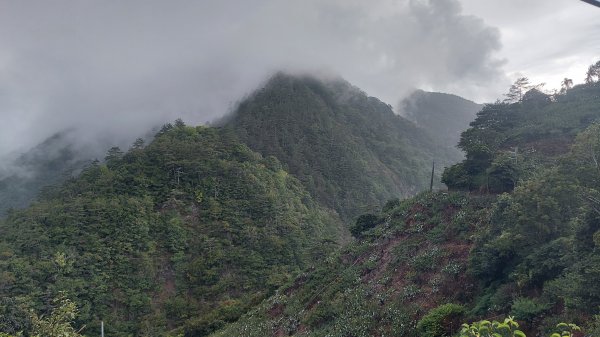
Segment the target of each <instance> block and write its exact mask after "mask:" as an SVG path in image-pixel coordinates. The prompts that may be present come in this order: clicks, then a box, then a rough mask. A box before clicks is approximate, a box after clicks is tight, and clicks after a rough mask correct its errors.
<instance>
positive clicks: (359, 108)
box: [224, 73, 460, 222]
mask: <svg viewBox="0 0 600 337" xmlns="http://www.w3.org/2000/svg"><path fill="white" fill-rule="evenodd" d="M224 126H225V127H226V128H228V129H231V130H232V133H234V134H235V135H236V136H238V137H239V138H240V139H241V140H242V141H243V142H244V143H245V144H248V146H249V147H250V148H252V149H253V150H255V151H257V152H259V153H261V154H262V155H263V156H265V157H267V156H274V157H277V158H278V159H279V160H280V161H281V163H282V164H283V165H284V166H285V167H286V168H287V169H288V170H289V172H290V173H291V174H293V175H295V176H296V177H298V179H299V180H300V181H301V182H302V183H303V184H304V186H306V188H307V190H308V191H309V192H310V193H311V194H312V195H313V196H314V197H315V198H316V199H317V200H318V201H319V202H321V203H322V204H323V205H326V206H327V207H329V208H331V209H334V210H336V211H337V212H338V213H339V214H340V215H341V217H342V219H344V220H346V221H347V222H350V221H352V220H354V219H355V218H356V217H357V216H358V215H360V214H362V213H365V212H368V211H369V210H371V209H374V208H379V207H381V206H382V205H383V204H384V203H385V202H386V201H387V200H389V199H391V198H394V197H398V196H408V195H413V194H414V193H416V192H418V191H420V190H424V189H426V188H429V174H430V172H431V162H432V160H435V161H436V163H437V164H440V165H442V166H444V165H448V164H450V163H454V162H456V161H458V160H459V158H460V154H459V153H458V152H457V151H456V149H453V148H449V147H448V146H447V143H439V142H436V140H435V138H433V137H432V136H430V135H429V134H428V133H427V132H425V131H423V130H422V129H421V128H417V127H416V126H415V125H414V124H413V123H412V122H409V121H408V120H406V119H404V118H403V117H401V116H399V115H397V114H395V113H394V112H393V110H392V108H391V107H390V106H389V105H387V104H385V103H383V102H381V101H379V100H377V99H376V98H373V97H368V96H367V95H366V94H365V93H363V92H361V91H360V90H359V89H357V88H355V87H353V86H351V85H350V84H349V83H347V82H345V81H342V80H336V81H326V82H322V81H319V80H317V79H314V78H310V77H293V76H289V75H285V74H281V73H280V74H277V75H275V76H273V78H271V80H270V81H269V82H268V83H267V84H266V86H265V87H264V88H263V89H261V90H259V91H257V92H255V93H254V94H253V95H252V96H251V97H249V98H248V99H247V100H244V101H243V102H241V103H240V105H239V107H238V109H237V111H236V112H235V113H234V114H233V115H232V116H231V117H230V118H229V120H227V121H226V122H225V123H224ZM436 185H437V184H436Z"/></svg>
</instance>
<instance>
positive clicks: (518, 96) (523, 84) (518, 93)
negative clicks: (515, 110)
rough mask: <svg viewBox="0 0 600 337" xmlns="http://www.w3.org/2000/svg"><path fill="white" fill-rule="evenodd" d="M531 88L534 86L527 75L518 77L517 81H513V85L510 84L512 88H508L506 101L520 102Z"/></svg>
mask: <svg viewBox="0 0 600 337" xmlns="http://www.w3.org/2000/svg"><path fill="white" fill-rule="evenodd" d="M531 88H532V86H531V85H530V83H529V79H528V78H527V77H519V78H517V80H516V81H515V83H513V85H511V86H510V89H508V93H507V94H506V95H505V96H506V99H505V100H504V102H507V103H515V102H520V101H521V100H522V99H523V95H524V94H525V93H526V92H527V91H528V90H529V89H531Z"/></svg>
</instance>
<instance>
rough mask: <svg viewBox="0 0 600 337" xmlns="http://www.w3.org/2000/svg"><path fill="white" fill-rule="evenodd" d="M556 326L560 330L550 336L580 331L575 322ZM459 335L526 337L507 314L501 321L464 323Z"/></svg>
mask: <svg viewBox="0 0 600 337" xmlns="http://www.w3.org/2000/svg"><path fill="white" fill-rule="evenodd" d="M556 328H557V329H558V330H559V331H560V332H555V333H553V334H551V335H550V337H573V336H574V332H575V331H581V328H580V327H579V326H577V325H575V324H567V323H559V324H557V325H556ZM459 337H527V336H526V335H525V333H524V332H523V331H521V330H519V323H517V322H516V321H515V319H514V317H513V316H508V317H507V318H505V319H504V321H503V322H497V321H492V322H490V321H487V320H483V321H479V322H474V323H472V324H466V323H464V324H463V325H462V329H461V330H460V335H459Z"/></svg>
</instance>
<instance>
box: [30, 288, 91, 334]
mask: <svg viewBox="0 0 600 337" xmlns="http://www.w3.org/2000/svg"><path fill="white" fill-rule="evenodd" d="M54 303H55V305H56V307H55V308H54V309H52V312H51V313H50V316H48V317H44V316H37V315H36V314H32V316H31V322H32V325H33V327H32V330H33V331H32V333H31V336H32V337H45V336H53V337H83V335H81V334H80V333H79V332H81V329H79V330H76V329H75V328H74V327H73V326H72V325H71V324H72V323H73V321H74V320H75V317H76V316H77V306H76V305H75V303H73V302H72V301H71V300H69V299H68V298H67V297H66V296H65V295H64V294H60V295H59V296H58V297H57V298H55V299H54Z"/></svg>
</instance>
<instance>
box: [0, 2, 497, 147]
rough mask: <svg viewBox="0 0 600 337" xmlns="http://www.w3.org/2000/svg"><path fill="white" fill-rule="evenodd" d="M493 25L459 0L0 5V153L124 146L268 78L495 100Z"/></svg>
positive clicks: (229, 101)
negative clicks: (78, 142) (70, 135)
mask: <svg viewBox="0 0 600 337" xmlns="http://www.w3.org/2000/svg"><path fill="white" fill-rule="evenodd" d="M499 40H500V38H499V34H498V31H497V30H496V29H494V28H491V27H490V26H488V25H486V24H484V22H483V21H482V20H480V19H478V18H476V17H474V16H464V15H462V14H461V8H460V4H459V3H458V2H457V1H456V0H445V1H439V0H430V1H428V0H405V1H392V0H376V1H368V2H367V1H360V0H302V1H300V0H297V1H278V0H251V1H248V0H224V1H191V0H190V1H177V2H171V1H162V0H161V1H159V0H143V1H142V0H132V1H126V2H123V1H66V0H56V1H52V2H49V1H27V2H25V1H5V2H1V3H0V116H1V118H2V120H3V123H2V124H1V125H0V156H1V155H3V154H6V153H8V152H9V151H13V150H15V149H19V148H24V147H27V146H31V145H32V144H34V143H35V142H38V141H40V140H42V139H43V138H45V137H47V136H49V135H50V134H52V133H53V132H55V131H57V130H60V129H64V128H68V127H72V126H75V127H78V128H79V129H80V130H83V134H84V135H85V137H86V138H89V139H93V138H94V137H100V136H108V137H111V139H114V140H115V141H131V140H132V139H133V138H135V137H137V136H138V135H139V134H141V133H143V132H145V131H146V130H147V129H148V128H149V127H150V126H151V125H156V124H161V123H163V122H165V121H168V120H172V119H174V118H177V117H182V118H184V120H186V121H189V122H192V123H202V122H205V121H207V120H210V119H213V118H215V117H217V116H220V115H222V114H224V113H225V112H227V109H229V108H230V107H231V106H233V105H234V104H235V102H236V100H238V99H240V98H241V97H243V95H244V94H247V93H248V92H249V91H251V90H253V89H254V88H255V87H256V86H257V85H258V84H259V83H260V82H261V81H263V80H264V79H265V78H266V77H267V76H268V75H269V74H270V73H271V72H273V71H277V70H280V69H284V70H286V69H288V70H290V69H291V70H326V71H328V72H332V73H338V74H340V75H341V76H343V77H345V78H346V79H348V80H349V81H350V82H352V83H353V84H355V85H357V86H359V87H361V88H362V89H364V90H365V91H367V92H368V93H369V94H371V95H375V96H378V97H380V98H382V99H383V100H385V101H387V102H388V103H391V104H395V103H396V102H397V101H398V99H400V98H401V97H402V95H404V94H406V93H407V92H408V91H410V90H411V89H412V88H413V87H422V88H426V89H434V90H441V91H449V92H453V93H457V94H462V95H465V96H466V97H468V98H472V99H478V100H483V99H493V98H495V97H496V94H497V92H498V91H499V88H500V87H503V86H504V85H505V82H506V79H505V78H504V77H503V74H502V71H501V64H502V62H501V61H499V60H498V59H497V58H496V57H495V53H496V52H497V51H498V50H499V48H500V42H499Z"/></svg>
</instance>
